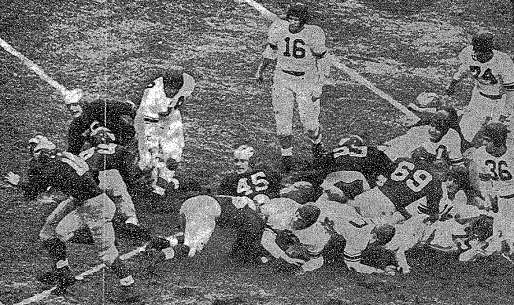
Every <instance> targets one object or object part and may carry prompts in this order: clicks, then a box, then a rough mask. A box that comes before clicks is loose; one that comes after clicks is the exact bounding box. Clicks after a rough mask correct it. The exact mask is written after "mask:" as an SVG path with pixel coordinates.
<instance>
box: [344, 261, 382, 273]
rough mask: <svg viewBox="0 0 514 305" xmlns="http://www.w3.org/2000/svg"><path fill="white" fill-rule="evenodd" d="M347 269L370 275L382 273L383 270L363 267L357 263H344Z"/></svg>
mask: <svg viewBox="0 0 514 305" xmlns="http://www.w3.org/2000/svg"><path fill="white" fill-rule="evenodd" d="M346 265H347V266H348V268H349V269H353V270H355V271H357V272H359V273H364V274H372V273H384V270H382V269H378V268H375V267H371V266H368V265H364V264H361V263H357V262H346Z"/></svg>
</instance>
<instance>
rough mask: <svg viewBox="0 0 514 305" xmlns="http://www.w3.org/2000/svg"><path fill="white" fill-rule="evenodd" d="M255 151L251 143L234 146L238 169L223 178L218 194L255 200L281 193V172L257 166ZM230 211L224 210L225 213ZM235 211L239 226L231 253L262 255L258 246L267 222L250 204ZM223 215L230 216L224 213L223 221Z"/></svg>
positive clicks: (277, 195) (247, 257)
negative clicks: (279, 173)
mask: <svg viewBox="0 0 514 305" xmlns="http://www.w3.org/2000/svg"><path fill="white" fill-rule="evenodd" d="M254 154H255V150H254V149H253V147H251V146H248V145H241V146H239V147H237V148H236V149H235V150H234V163H235V166H236V172H235V173H233V174H230V175H228V176H226V177H225V178H224V179H223V181H222V182H221V184H220V187H219V189H218V194H219V195H226V196H231V197H235V198H238V197H247V198H249V199H253V200H256V199H258V200H262V198H265V201H267V200H269V199H270V198H275V197H279V196H280V180H281V179H280V176H279V175H278V174H277V173H276V172H273V171H271V170H269V169H266V168H262V167H259V166H256V164H255V163H256V161H255V159H256V158H255V157H254ZM222 208H223V207H222ZM222 212H223V211H222ZM228 214H229V213H224V212H223V213H222V216H227V215H228ZM236 214H237V215H233V217H232V216H230V217H229V218H230V219H229V221H230V222H235V223H234V224H235V226H236V230H237V237H236V241H235V242H234V245H233V247H232V251H231V256H233V257H240V258H242V259H243V260H245V259H247V260H254V259H256V258H259V259H260V256H258V255H259V252H262V251H260V250H259V249H260V239H261V234H262V230H263V229H264V222H263V221H262V219H261V218H260V217H259V215H258V214H257V213H256V211H255V210H251V209H250V208H249V207H246V208H242V209H241V210H240V211H239V212H238V213H236ZM223 218H225V219H227V217H222V218H221V219H220V220H219V221H220V222H223V221H224V220H223ZM232 218H234V219H232ZM234 220H235V221H234ZM257 256H258V257H257Z"/></svg>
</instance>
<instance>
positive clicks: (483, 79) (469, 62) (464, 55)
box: [454, 46, 514, 95]
mask: <svg viewBox="0 0 514 305" xmlns="http://www.w3.org/2000/svg"><path fill="white" fill-rule="evenodd" d="M493 54H494V55H493V58H492V59H491V60H489V61H488V62H485V63H481V62H479V61H477V60H475V59H473V57H474V52H473V46H467V47H466V48H464V49H463V50H462V51H461V52H460V54H459V60H460V63H461V65H460V67H459V70H458V71H457V73H456V74H455V75H454V79H460V78H461V77H462V76H463V75H464V74H466V73H470V74H471V75H472V76H473V78H474V79H475V86H476V88H477V89H478V91H480V92H482V93H484V94H487V95H500V94H501V89H502V86H503V87H506V88H509V87H512V86H514V63H513V62H512V59H511V58H510V56H509V55H508V54H506V53H503V52H500V51H496V50H493Z"/></svg>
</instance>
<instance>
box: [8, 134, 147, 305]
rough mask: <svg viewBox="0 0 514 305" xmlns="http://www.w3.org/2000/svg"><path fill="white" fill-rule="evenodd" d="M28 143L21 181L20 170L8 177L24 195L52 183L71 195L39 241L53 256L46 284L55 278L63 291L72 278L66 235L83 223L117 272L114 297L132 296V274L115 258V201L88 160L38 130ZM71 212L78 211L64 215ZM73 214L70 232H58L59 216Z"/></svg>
mask: <svg viewBox="0 0 514 305" xmlns="http://www.w3.org/2000/svg"><path fill="white" fill-rule="evenodd" d="M29 142H30V143H32V147H33V148H32V155H33V159H32V160H31V162H30V166H29V169H28V172H27V174H28V175H27V176H28V177H27V179H24V180H22V181H20V176H18V175H16V174H14V173H12V172H10V173H9V174H8V175H7V177H6V179H7V181H8V182H9V183H11V184H13V185H17V186H19V187H20V188H22V189H23V190H24V191H25V196H26V198H27V199H29V200H33V199H35V198H36V197H37V195H38V194H39V193H40V192H44V191H46V190H47V189H48V188H49V187H53V188H55V189H57V190H60V191H62V192H63V193H64V194H66V195H68V196H70V197H72V198H73V199H72V200H66V201H64V202H63V204H60V205H59V206H58V207H57V208H56V209H55V210H54V212H52V214H51V215H50V216H49V217H48V218H47V219H46V222H45V225H44V227H43V229H42V230H41V232H40V234H39V236H40V238H41V239H42V240H43V246H44V248H45V249H46V250H47V251H48V253H49V254H50V257H51V258H52V259H53V271H52V272H50V273H48V274H46V275H49V277H48V278H46V279H45V278H42V280H43V281H46V282H47V283H49V284H57V288H56V289H55V290H54V293H55V294H63V293H65V292H66V289H67V288H68V287H69V286H71V285H73V284H74V283H75V278H74V277H73V275H72V273H71V270H70V268H69V265H68V259H67V255H66V244H65V241H66V240H67V239H68V238H70V236H71V235H72V232H73V230H75V229H79V228H81V227H82V225H87V227H88V228H89V229H90V231H91V233H92V235H93V239H94V242H95V244H96V245H97V247H98V252H99V256H100V259H101V260H102V261H103V262H104V263H105V264H106V265H107V266H109V267H110V268H111V270H112V271H114V273H115V274H116V276H117V277H118V278H119V281H120V285H121V288H122V289H121V290H120V295H119V296H118V297H117V298H116V299H117V300H119V301H134V300H137V299H138V297H139V296H138V295H137V294H136V292H135V291H134V290H133V284H134V279H133V278H132V275H131V274H130V272H129V270H128V269H127V268H126V267H125V265H124V264H123V262H122V261H121V260H120V258H119V253H118V250H117V249H116V246H115V237H114V229H113V227H112V223H111V220H112V218H113V216H114V212H115V206H114V203H113V202H112V201H111V200H110V199H109V197H108V196H107V195H106V194H105V193H104V192H103V191H102V190H101V189H100V188H99V187H98V185H97V184H96V182H95V180H94V178H93V176H92V174H91V172H90V171H89V167H88V165H87V164H86V163H85V162H84V161H83V160H82V159H81V158H79V157H77V156H75V155H73V154H71V153H69V152H59V151H57V150H56V147H55V145H54V144H53V143H52V142H50V141H49V140H48V139H46V138H45V137H42V136H38V137H35V138H33V139H31V140H30V141H29ZM71 213H75V214H76V215H78V217H71V218H67V216H68V215H69V214H71ZM66 220H72V221H79V222H80V223H69V224H67V226H66V227H67V228H69V229H70V232H65V233H67V234H64V235H60V234H58V233H57V231H56V228H57V226H58V225H59V224H60V223H61V221H66Z"/></svg>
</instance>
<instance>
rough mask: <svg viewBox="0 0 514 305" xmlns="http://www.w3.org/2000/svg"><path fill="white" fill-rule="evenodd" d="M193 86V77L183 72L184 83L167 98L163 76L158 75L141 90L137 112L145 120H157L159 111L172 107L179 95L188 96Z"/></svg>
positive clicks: (165, 110)
mask: <svg viewBox="0 0 514 305" xmlns="http://www.w3.org/2000/svg"><path fill="white" fill-rule="evenodd" d="M194 87H195V81H194V79H193V77H192V76H190V75H189V74H186V73H184V85H183V86H182V88H181V89H180V91H179V92H178V93H177V94H176V95H175V96H174V97H172V98H168V97H166V93H165V92H164V83H163V78H162V77H159V78H157V79H156V80H154V81H153V82H152V83H151V84H149V85H148V88H146V89H145V91H144V92H143V98H142V100H141V105H140V106H139V109H138V114H139V113H140V115H142V116H143V117H144V119H145V120H148V121H156V122H157V121H158V120H159V113H166V112H168V108H169V107H173V106H174V105H175V104H176V103H177V101H178V99H179V98H180V97H184V98H186V97H189V96H190V95H191V93H192V92H193V89H194Z"/></svg>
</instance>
